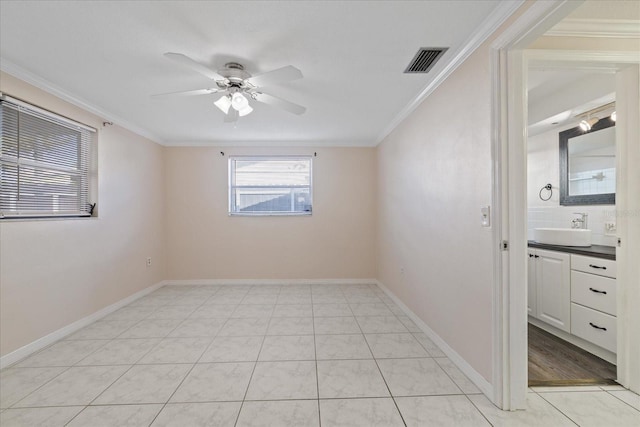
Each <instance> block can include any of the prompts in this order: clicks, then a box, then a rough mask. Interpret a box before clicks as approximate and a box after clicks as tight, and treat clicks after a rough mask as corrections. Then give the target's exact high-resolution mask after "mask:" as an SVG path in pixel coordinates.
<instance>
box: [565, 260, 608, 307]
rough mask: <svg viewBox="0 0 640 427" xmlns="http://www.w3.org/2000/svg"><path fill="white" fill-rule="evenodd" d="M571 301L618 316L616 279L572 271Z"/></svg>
mask: <svg viewBox="0 0 640 427" xmlns="http://www.w3.org/2000/svg"><path fill="white" fill-rule="evenodd" d="M571 301H573V302H576V303H578V304H581V305H584V306H587V307H590V308H594V309H596V310H600V311H604V312H605V313H608V314H611V315H613V316H615V315H616V279H611V278H609V277H603V276H596V275H595V274H588V273H582V272H580V271H574V270H572V271H571Z"/></svg>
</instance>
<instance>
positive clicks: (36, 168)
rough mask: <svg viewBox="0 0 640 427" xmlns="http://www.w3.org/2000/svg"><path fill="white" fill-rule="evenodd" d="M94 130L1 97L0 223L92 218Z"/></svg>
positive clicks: (20, 102) (17, 101)
mask: <svg viewBox="0 0 640 427" xmlns="http://www.w3.org/2000/svg"><path fill="white" fill-rule="evenodd" d="M94 132H95V130H94V129H92V128H89V127H87V126H84V125H81V124H79V123H76V122H73V121H71V120H69V119H66V118H64V117H61V116H58V115H56V114H53V113H51V112H49V111H46V110H42V109H40V108H38V107H34V106H32V105H30V104H26V103H24V102H22V101H19V100H15V99H13V98H9V97H6V96H3V97H2V99H1V100H0V137H1V139H0V218H29V217H64V216H90V215H91V212H92V210H93V207H92V206H91V204H90V203H91V199H90V194H89V188H90V182H89V169H90V163H91V158H90V156H91V145H92V139H93V133H94Z"/></svg>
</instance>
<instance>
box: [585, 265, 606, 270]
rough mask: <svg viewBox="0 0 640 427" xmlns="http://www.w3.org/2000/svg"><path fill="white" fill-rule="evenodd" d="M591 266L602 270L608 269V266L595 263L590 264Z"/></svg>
mask: <svg viewBox="0 0 640 427" xmlns="http://www.w3.org/2000/svg"><path fill="white" fill-rule="evenodd" d="M589 267H591V268H598V269H600V270H606V269H607V267H600V266H599V265H593V264H589Z"/></svg>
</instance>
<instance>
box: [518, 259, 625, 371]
mask: <svg viewBox="0 0 640 427" xmlns="http://www.w3.org/2000/svg"><path fill="white" fill-rule="evenodd" d="M527 261H528V268H529V271H528V293H527V295H528V302H527V310H528V313H529V318H530V322H531V323H533V324H534V325H536V326H538V327H541V328H542V329H544V330H546V331H547V332H550V333H552V334H555V335H557V336H559V337H560V338H562V339H565V340H567V341H569V342H571V343H572V344H575V345H577V346H579V347H581V348H583V349H585V350H587V351H589V352H591V353H594V354H596V355H598V356H599V357H602V358H603V359H605V360H608V361H610V362H612V363H615V353H616V334H617V318H616V306H617V298H616V294H617V285H616V262H615V260H609V259H604V258H599V257H591V256H584V255H577V254H569V253H566V252H560V251H550V250H545V249H536V248H531V247H530V248H528V260H527Z"/></svg>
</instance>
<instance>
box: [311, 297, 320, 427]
mask: <svg viewBox="0 0 640 427" xmlns="http://www.w3.org/2000/svg"><path fill="white" fill-rule="evenodd" d="M311 326H312V328H313V354H314V358H315V360H314V362H315V365H316V396H317V397H318V400H317V404H318V426H319V427H322V413H321V412H320V381H319V380H318V347H317V344H316V317H315V312H314V310H313V291H312V292H311Z"/></svg>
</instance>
